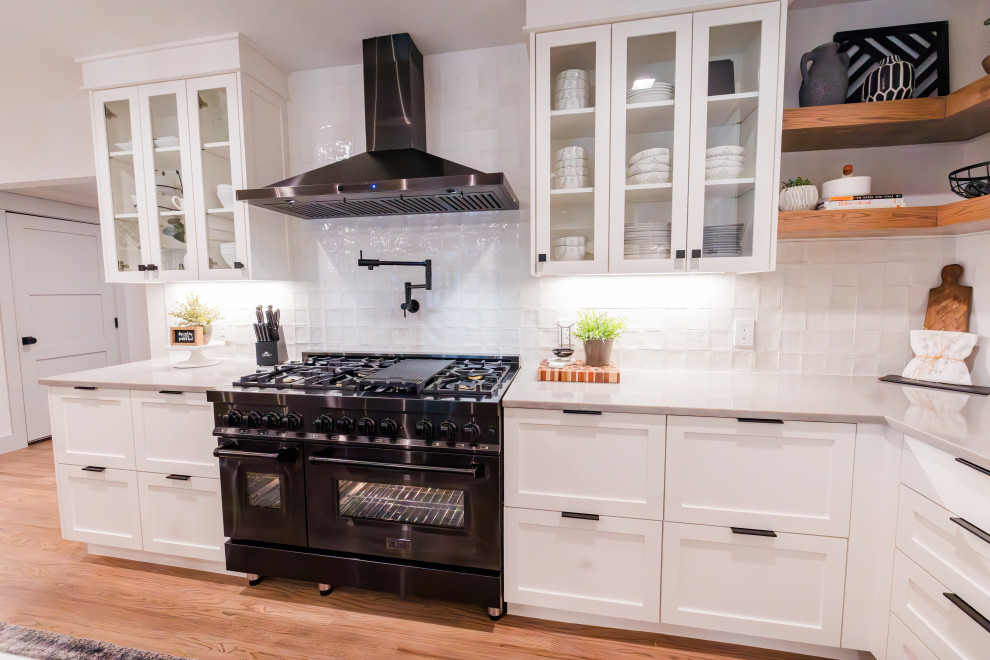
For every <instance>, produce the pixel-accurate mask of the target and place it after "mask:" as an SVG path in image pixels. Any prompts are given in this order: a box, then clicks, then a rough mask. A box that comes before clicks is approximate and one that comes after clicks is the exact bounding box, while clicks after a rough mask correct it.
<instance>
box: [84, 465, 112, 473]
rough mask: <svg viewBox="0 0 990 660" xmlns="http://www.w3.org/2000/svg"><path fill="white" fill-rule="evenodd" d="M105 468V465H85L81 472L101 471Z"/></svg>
mask: <svg viewBox="0 0 990 660" xmlns="http://www.w3.org/2000/svg"><path fill="white" fill-rule="evenodd" d="M104 470H106V468H105V467H97V466H95V465H87V466H86V467H84V468H83V472H103V471H104Z"/></svg>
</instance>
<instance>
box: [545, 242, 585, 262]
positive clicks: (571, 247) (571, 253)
mask: <svg viewBox="0 0 990 660" xmlns="http://www.w3.org/2000/svg"><path fill="white" fill-rule="evenodd" d="M586 253H587V250H586V249H585V237H584V236H561V237H560V238H555V239H553V258H554V261H580V260H581V259H584V256H585V254H586Z"/></svg>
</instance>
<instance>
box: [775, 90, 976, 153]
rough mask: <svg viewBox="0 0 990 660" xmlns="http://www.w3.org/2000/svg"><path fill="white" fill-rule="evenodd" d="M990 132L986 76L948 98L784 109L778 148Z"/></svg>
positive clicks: (922, 140)
mask: <svg viewBox="0 0 990 660" xmlns="http://www.w3.org/2000/svg"><path fill="white" fill-rule="evenodd" d="M985 133H990V76H984V77H983V78H980V79H979V80H976V81H975V82H972V83H970V84H969V85H966V86H965V87H963V88H962V89H959V90H956V91H955V92H952V93H951V94H949V95H948V96H938V97H929V98H921V99H905V100H903V101H884V102H882V103H847V104H842V105H822V106H816V107H810V108H790V109H786V110H784V128H783V141H782V151H785V152H788V151H818V150H822V149H850V148H859V147H888V146H895V145H905V144H931V143H935V142H959V141H963V140H971V139H973V138H975V137H979V136H980V135H984V134H985Z"/></svg>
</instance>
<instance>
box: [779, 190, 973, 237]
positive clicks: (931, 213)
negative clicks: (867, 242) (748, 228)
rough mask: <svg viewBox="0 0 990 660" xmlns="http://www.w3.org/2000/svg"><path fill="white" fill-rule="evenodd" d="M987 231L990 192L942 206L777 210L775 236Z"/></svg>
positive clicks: (884, 235)
mask: <svg viewBox="0 0 990 660" xmlns="http://www.w3.org/2000/svg"><path fill="white" fill-rule="evenodd" d="M982 231H990V195H988V196H984V197H976V198H974V199H964V200H961V201H958V202H952V203H951V204H943V205H942V206H916V207H901V208H895V209H851V210H848V211H788V212H784V211H781V212H780V215H779V216H778V221H777V239H778V240H788V239H808V238H868V237H875V238H883V237H888V238H896V237H901V236H932V235H952V234H972V233H976V232H982Z"/></svg>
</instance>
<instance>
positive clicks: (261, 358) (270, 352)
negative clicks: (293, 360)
mask: <svg viewBox="0 0 990 660" xmlns="http://www.w3.org/2000/svg"><path fill="white" fill-rule="evenodd" d="M254 353H255V357H256V359H257V362H258V366H259V367H273V366H275V365H276V364H281V363H283V362H288V361H289V351H288V350H287V349H286V348H285V337H282V336H280V337H279V338H278V340H277V341H258V342H255V343H254Z"/></svg>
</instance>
